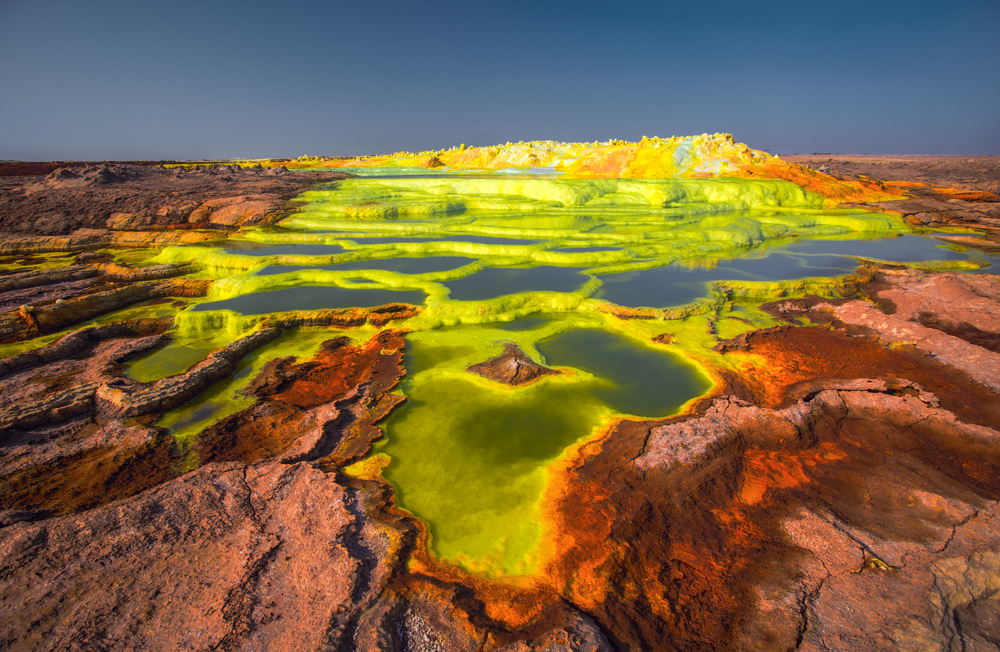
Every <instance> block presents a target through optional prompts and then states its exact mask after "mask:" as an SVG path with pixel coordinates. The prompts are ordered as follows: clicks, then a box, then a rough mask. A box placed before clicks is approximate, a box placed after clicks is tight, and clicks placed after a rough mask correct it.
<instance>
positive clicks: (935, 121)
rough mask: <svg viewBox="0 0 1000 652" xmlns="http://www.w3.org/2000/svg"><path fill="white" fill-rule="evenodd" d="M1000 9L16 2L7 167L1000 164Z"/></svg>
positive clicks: (3, 32) (973, 4) (4, 130)
mask: <svg viewBox="0 0 1000 652" xmlns="http://www.w3.org/2000/svg"><path fill="white" fill-rule="evenodd" d="M998 34H1000V2H997V0H985V1H977V0H967V1H963V0H954V1H952V2H877V1H871V2H828V3H812V2H756V3H754V2H745V1H742V2H703V1H700V0H699V1H698V2H691V3H673V2H664V1H661V2H634V3H612V2H588V1H585V0H578V1H575V2H541V1H537V0H536V1H535V2H520V1H513V2H500V3H468V2H466V3H459V2H417V1H412V2H403V1H393V0H384V1H382V2H378V3H363V2H337V1H330V0H326V1H314V0H298V1H296V2H292V3H278V2H257V1H256V0H245V1H243V2H216V1H213V0H201V1H188V0H174V1H172V2H147V1H142V0H133V1H130V2H126V1H117V0H92V1H90V2H80V1H79V0H73V1H70V0H0V62H2V63H0V159H22V160H49V159H95V160H102V159H169V158H228V157H265V156H273V157H282V156H301V155H303V154H309V155H354V154H376V153H386V152H393V151H397V150H413V151H418V150H425V149H438V148H442V147H449V146H451V145H457V144H459V143H466V144H468V145H491V144H496V143H500V142H506V141H508V140H511V141H518V140H534V139H554V140H566V141H584V140H586V141H592V140H606V139H608V138H623V139H627V140H635V139H638V138H641V137H642V136H643V135H647V136H672V135H691V134H696V133H703V132H709V133H714V132H720V131H721V132H728V133H732V134H733V135H734V136H735V137H736V139H737V140H739V141H741V142H745V143H747V144H748V145H750V146H751V147H754V148H757V149H766V150H769V151H772V152H775V153H779V154H794V153H802V154H809V153H813V152H833V153H859V154H1000V38H998V36H997V35H998Z"/></svg>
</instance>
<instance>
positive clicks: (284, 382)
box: [0, 168, 1000, 652]
mask: <svg viewBox="0 0 1000 652" xmlns="http://www.w3.org/2000/svg"><path fill="white" fill-rule="evenodd" d="M109 170H111V171H112V172H113V168H109ZM74 174H76V173H75V172H74ZM88 174H89V175H92V176H94V177H95V178H96V176H97V175H99V174H100V172H99V171H94V170H90V171H84V172H81V173H79V176H78V177H75V178H68V179H61V178H57V179H56V180H55V181H53V182H52V183H53V184H54V183H64V182H65V183H68V184H73V183H78V181H76V180H74V179H80V178H85V177H86V175H88ZM115 174H117V173H115ZM157 174H161V173H160V172H157ZM170 174H173V173H170ZM197 174H204V175H208V174H209V173H208V172H205V173H201V172H199V173H197ZM227 174H229V175H231V176H238V175H241V174H244V172H243V171H232V170H231V171H230V172H228V173H227ZM246 174H247V175H248V176H252V177H253V178H254V179H256V178H258V177H261V176H262V175H264V174H267V173H265V172H262V171H248V172H246ZM57 176H58V175H57ZM279 176H280V175H279ZM181 180H182V181H183V179H181ZM31 183H35V184H42V186H43V187H44V184H46V183H49V182H48V181H45V180H43V179H41V178H36V179H35V180H34V181H30V180H29V182H20V186H24V185H30V184H31ZM84 183H89V181H88V182H84ZM112 183H115V182H112ZM170 183H173V182H172V181H171V182H170ZM20 186H19V188H20V189H19V190H17V192H27V190H25V189H24V188H23V187H20ZM224 186H225V192H224V193H221V194H225V195H226V196H229V194H228V193H229V192H230V190H231V188H230V187H229V186H228V185H226V184H224ZM81 187H91V186H81ZM117 187H118V189H119V190H122V186H121V185H119V186H117ZM299 187H301V184H300V186H299ZM38 192H44V190H39V191H38ZM82 192H87V191H82ZM169 192H173V191H169ZM205 192H206V193H209V191H208V190H206V191H205ZM215 192H216V194H220V193H219V191H218V190H216V191H215ZM281 192H285V191H281ZM167 196H168V195H166V194H164V195H161V201H167V200H166V199H165V198H166V197H167ZM281 196H282V195H281V194H280V193H278V192H277V191H276V192H275V193H274V197H276V198H280V197H281ZM18 197H20V195H18ZM215 199H216V198H215V197H214V196H210V194H206V195H203V196H201V195H200V196H199V199H198V200H197V201H199V202H200V203H199V204H198V206H199V207H204V206H206V204H207V203H209V202H213V201H215ZM17 201H21V200H19V199H18V200H17ZM49 201H50V200H45V201H44V202H42V203H40V205H43V206H49V205H50V204H49V203H46V202H49ZM136 201H139V200H136ZM170 201H174V200H173V199H171V200H170ZM241 201H243V200H241ZM247 201H257V200H247ZM275 201H278V200H277V199H276V200H275ZM15 203H16V202H15ZM191 203H192V204H193V203H196V202H195V200H192V201H191ZM168 205H169V206H173V205H174V204H172V203H169V202H168V203H165V204H162V205H160V207H156V206H152V207H146V208H143V209H141V210H135V211H132V213H133V214H134V215H135V217H128V218H124V217H122V216H121V215H120V214H119V213H122V212H123V211H116V212H115V213H114V214H112V213H108V214H105V212H106V209H104V208H102V209H101V210H100V211H97V210H94V211H91V212H88V211H89V210H90V209H87V208H83V209H80V210H81V211H83V212H82V213H74V214H72V215H68V214H67V213H65V212H62V213H60V214H61V215H62V217H59V218H52V216H53V215H55V213H52V214H47V215H49V217H47V218H42V217H39V218H37V219H36V220H35V222H33V223H32V226H31V227H30V228H28V229H21V228H20V227H17V228H12V227H10V226H7V223H6V222H4V225H5V226H4V228H5V229H7V230H8V232H10V231H14V232H15V233H14V235H11V236H9V237H8V238H7V240H6V242H3V243H0V254H4V255H7V256H8V258H4V259H2V261H0V262H3V263H4V264H10V265H13V264H15V263H17V264H22V263H23V261H29V263H30V261H31V260H33V258H32V257H33V256H36V255H37V254H36V253H32V252H37V251H40V250H44V247H54V248H55V249H49V250H59V247H64V249H63V250H61V251H63V255H64V256H65V257H66V265H65V266H62V267H59V268H57V269H48V270H46V269H41V270H36V271H32V272H18V273H9V274H4V275H0V306H3V308H2V309H0V329H2V330H0V332H2V336H0V339H3V340H5V341H8V342H11V341H20V340H25V339H28V338H30V337H34V336H36V335H39V334H44V333H55V332H58V331H60V330H62V329H66V328H69V327H72V326H73V324H74V323H79V322H81V321H84V320H85V319H89V318H90V317H89V316H87V315H90V316H92V315H97V314H104V313H106V312H109V311H111V310H116V309H119V308H121V307H123V306H127V305H133V304H135V303H137V302H140V301H150V300H153V301H164V302H169V301H174V300H178V299H180V298H183V297H185V296H197V295H198V293H199V292H202V293H203V292H204V288H203V287H202V286H201V285H198V282H195V281H190V280H186V279H185V278H184V274H185V270H184V269H179V268H176V267H172V266H164V268H163V269H153V268H148V267H145V268H129V267H127V266H124V265H117V266H113V265H111V263H110V262H109V261H108V260H105V259H103V258H101V256H100V255H99V254H94V253H90V252H89V251H88V250H87V248H88V247H89V249H98V248H103V247H107V246H110V245H109V244H108V243H109V242H111V241H112V240H113V239H114V238H117V237H120V234H122V233H132V234H138V235H139V236H141V237H143V238H147V241H150V240H155V238H158V237H169V238H174V237H177V236H175V235H172V234H175V233H190V234H192V236H193V235H194V234H195V233H201V232H202V231H199V230H198V229H195V228H192V227H189V226H185V225H191V224H203V223H202V222H197V221H196V222H191V215H193V214H194V211H196V210H199V209H198V208H193V209H192V211H191V213H189V214H188V215H187V217H186V218H184V221H173V222H171V221H170V220H174V218H173V217H164V220H165V221H164V222H162V223H161V222H159V221H157V220H159V218H160V209H161V208H162V207H163V206H168ZM226 205H232V204H226ZM220 206H222V204H220ZM273 206H278V208H275V209H274V210H278V211H280V202H279V203H277V204H273ZM208 208H209V209H212V207H211V206H209V207H208ZM46 210H48V209H46ZM52 210H56V209H52ZM213 210H214V209H213ZM124 212H127V211H124ZM213 214H214V213H213V212H212V211H211V210H210V211H209V218H208V222H207V223H208V224H213V223H214V222H212V219H213V218H212V215H213ZM271 214H272V213H271V212H267V213H265V214H263V215H261V216H260V218H259V219H260V220H266V219H269V218H268V215H271ZM164 215H166V216H169V215H171V213H170V211H169V210H166V211H164ZM49 218H52V219H49ZM4 219H7V218H6V216H5V217H4ZM102 219H103V220H104V226H103V227H101V228H102V230H101V231H100V232H99V233H87V232H84V233H83V234H82V235H81V234H80V232H79V231H74V232H73V233H72V234H70V233H69V232H68V231H66V229H68V228H69V227H68V226H66V227H59V228H55V227H53V228H54V230H50V231H47V230H46V229H48V228H49V227H47V226H45V225H47V224H56V225H58V224H71V225H72V226H73V228H79V227H81V226H82V227H94V226H97V225H98V222H95V221H94V220H98V221H99V220H102ZM178 219H179V218H178ZM220 219H221V218H220ZM39 220H41V221H42V226H38V225H37V224H38V221H39ZM46 220H47V221H46ZM109 220H111V221H112V223H111V224H110V225H109V223H108V221H109ZM147 222H148V224H147ZM237 222H238V221H237ZM218 223H219V224H222V222H218ZM112 226H113V227H115V228H110V227H112ZM133 226H134V227H137V228H138V227H142V228H143V229H145V230H137V231H128V230H127V228H126V227H128V228H132V227H133ZM150 227H155V228H150ZM116 229H117V230H116ZM46 233H57V234H61V235H55V236H45V235H44V234H46ZM28 234H32V235H30V236H29V235H28ZM116 234H117V235H116ZM164 234H167V235H166V236H164ZM60 237H61V238H63V240H59V239H58V238H60ZM199 237H200V236H199ZM73 238H92V239H94V240H93V241H94V242H98V243H99V244H96V245H94V246H90V245H87V246H86V247H82V248H77V249H72V247H74V246H77V245H78V244H79V242H78V241H76V240H72V239H73ZM74 242H75V243H77V244H74ZM2 247H6V249H2ZM66 248H68V249H69V250H66ZM997 278H998V277H997V276H995V275H991V274H980V275H964V274H954V273H939V272H937V273H936V272H922V271H915V270H909V269H905V268H897V267H890V266H882V267H865V268H863V269H862V270H861V272H859V274H858V275H857V277H856V281H855V282H854V285H853V290H852V292H851V293H850V296H849V297H848V298H846V299H842V300H837V301H831V300H827V299H822V298H819V297H808V298H804V299H783V300H779V301H775V302H773V303H771V304H769V305H768V306H766V308H767V310H768V311H770V312H771V314H773V315H775V316H776V317H778V318H779V319H781V320H784V321H787V323H788V325H787V326H779V327H777V328H772V329H767V330H759V331H755V332H751V333H748V334H745V335H742V336H740V337H738V338H735V339H733V340H726V341H722V342H720V344H719V347H718V350H719V351H720V352H721V353H722V354H723V355H724V356H725V357H726V359H727V360H729V361H730V362H731V364H730V365H728V366H727V369H729V371H726V372H720V373H724V377H725V380H726V383H725V384H724V386H722V387H720V388H719V390H718V391H717V392H716V393H715V394H714V395H712V396H709V397H706V398H705V399H703V400H702V401H701V402H700V403H699V405H697V406H695V408H694V409H692V410H691V411H690V412H689V413H687V414H685V415H682V416H680V417H675V418H670V419H661V420H651V421H621V422H618V423H615V424H611V426H609V428H608V429H607V431H606V432H604V433H602V435H601V436H600V438H599V439H597V440H596V441H594V442H591V443H589V444H588V445H586V446H584V447H582V448H581V449H580V450H579V451H578V453H577V455H576V457H575V458H574V459H572V460H570V461H569V462H567V463H566V464H565V465H564V466H562V467H560V468H558V469H555V471H554V472H555V473H556V475H557V476H558V478H559V481H558V482H555V483H554V489H553V490H552V492H551V493H550V495H549V496H548V497H547V499H546V504H545V506H544V509H545V511H546V514H547V515H548V517H549V521H550V522H551V523H552V526H551V532H550V533H549V539H550V541H552V542H553V545H554V551H553V553H552V554H551V555H549V557H548V558H547V560H546V561H545V564H544V569H543V573H542V576H541V578H540V579H539V580H538V581H537V582H535V583H533V584H530V585H523V586H521V585H511V584H503V583H497V582H488V581H485V580H482V579H477V578H474V577H470V576H468V575H465V574H464V573H462V572H460V571H458V570H457V569H455V568H452V567H447V566H444V565H440V564H437V563H436V562H435V561H434V560H433V559H428V557H427V554H426V536H427V532H426V528H425V526H424V525H423V524H422V523H421V522H419V521H417V520H416V519H414V518H412V517H411V516H410V515H408V514H407V513H405V512H403V511H402V510H400V509H398V508H397V507H396V506H395V502H394V496H393V492H392V489H391V487H388V486H387V485H385V484H383V483H381V482H379V481H376V480H366V479H359V478H360V477H363V475H362V476H359V475H358V474H354V477H352V476H349V475H347V474H345V473H344V472H343V469H344V467H346V466H348V465H350V464H352V463H356V462H358V461H359V460H363V459H364V458H365V457H366V455H367V453H368V452H369V450H370V446H371V443H372V442H373V441H374V440H375V439H377V438H378V437H380V436H381V432H380V430H379V429H378V427H377V426H376V424H377V422H378V421H379V420H380V419H381V418H383V417H384V416H385V415H387V414H388V413H389V412H390V411H391V410H392V409H393V408H394V407H395V406H396V405H398V404H399V402H400V401H401V400H402V399H401V397H400V396H398V395H397V394H394V393H392V390H393V388H395V387H396V386H397V384H398V382H399V381H400V379H401V378H402V377H403V375H404V373H405V369H404V365H405V359H404V344H405V342H404V339H403V337H402V335H403V333H402V332H400V331H398V330H395V329H394V328H393V322H394V321H396V320H399V319H404V318H406V317H407V316H411V315H412V314H413V313H414V311H415V310H417V309H415V308H413V307H410V306H404V305H396V306H386V307H383V308H379V309H371V310H367V309H366V310H342V311H333V310H331V311H318V312H313V313H309V314H296V313H290V314H286V315H284V316H282V317H281V318H280V319H273V320H271V321H270V322H269V323H268V324H267V327H266V328H264V329H262V330H260V331H258V332H256V333H254V334H253V335H250V336H248V337H246V338H243V339H241V340H238V341H237V342H235V343H233V344H231V345H229V346H228V347H225V348H223V349H219V350H217V351H215V352H213V353H212V354H211V355H210V356H209V357H208V358H207V359H206V360H204V361H203V362H201V363H198V364H196V365H195V366H193V367H192V368H190V369H189V370H188V371H187V372H185V373H184V374H180V375H177V376H172V377H169V378H166V379H163V380H161V381H156V382H153V383H140V382H137V381H135V380H132V379H129V378H127V377H126V376H125V374H124V371H123V362H125V361H127V360H128V359H129V358H130V357H132V356H136V355H139V354H141V353H143V352H145V351H149V350H150V349H151V348H152V347H156V346H161V345H162V344H163V343H164V341H165V338H166V337H167V335H166V333H167V331H168V329H169V328H170V325H171V319H170V318H166V319H143V320H132V321H125V322H117V323H114V324H109V325H105V326H94V327H89V328H85V329H79V330H76V331H74V332H72V333H70V334H69V335H66V336H64V337H62V338H60V339H58V340H56V341H54V342H52V343H50V344H48V345H46V346H43V347H41V348H37V349H33V350H31V351H28V352H24V353H20V354H18V355H14V356H11V357H7V358H5V359H3V360H0V430H2V433H3V435H2V439H0V604H2V606H3V608H2V609H0V647H2V648H4V649H11V650H29V649H30V650H38V649H42V650H62V649H81V650H94V649H98V650H99V649H109V650H110V649H156V650H159V649H162V650H177V649H191V650H195V649H198V650H202V649H270V650H284V649H288V650H309V649H330V650H398V651H404V650H406V651H424V650H518V651H525V650H546V651H556V650H575V651H588V652H589V651H594V650H620V651H626V650H627V651H633V650H671V649H673V650H706V649H718V650H751V649H752V650H761V649H763V650H787V649H799V650H874V649H914V650H916V649H919V650H994V649H1000V635H998V634H997V632H1000V616H998V614H1000V520H998V517H1000V507H998V501H1000V380H998V379H1000V286H998V283H997ZM29 303H30V304H31V305H32V308H31V309H30V310H28V309H24V306H25V305H26V304H29ZM81 315H84V316H81ZM366 322H367V323H371V324H375V325H378V326H380V327H385V328H384V330H382V331H381V333H380V334H379V335H378V336H377V337H376V338H374V339H373V340H371V341H370V342H368V343H367V344H364V345H354V344H351V343H350V341H349V340H347V339H346V338H342V337H338V332H337V331H338V329H339V328H346V327H351V326H357V325H359V324H363V323H366ZM793 324H794V325H793ZM804 324H805V325H804ZM316 326H322V327H326V328H329V329H330V339H329V341H327V342H326V344H325V345H324V346H323V347H322V348H321V350H320V351H319V352H318V353H317V354H316V356H315V357H314V358H313V359H311V360H306V361H295V360H293V359H278V360H274V361H272V362H271V363H269V364H268V365H267V366H265V367H264V369H263V370H262V371H261V373H260V374H259V375H258V376H257V377H256V378H255V379H254V381H253V382H252V383H251V384H250V386H249V387H248V388H247V390H246V392H247V395H248V396H249V397H250V398H252V399H253V401H252V405H250V406H249V407H247V408H246V409H244V410H242V411H240V412H237V413H236V414H233V415H232V416H230V417H228V418H226V419H224V420H222V421H220V422H219V423H217V424H215V425H213V426H212V427H210V428H208V429H207V430H206V431H205V432H204V433H202V436H201V437H200V439H199V443H198V444H197V446H198V450H197V451H196V453H197V456H198V459H199V460H200V461H201V463H202V464H201V466H200V467H199V468H197V470H195V471H191V472H187V473H183V472H181V471H180V470H179V469H180V468H181V467H180V466H179V462H180V460H179V459H178V457H177V452H176V450H175V448H174V446H173V443H172V438H171V437H170V436H169V435H167V434H165V433H164V432H163V431H161V430H160V429H158V428H156V427H155V426H154V425H153V424H154V423H155V422H156V420H157V418H158V417H159V415H160V414H162V413H163V412H164V411H165V410H168V409H170V408H171V407H174V406H176V405H180V404H183V403H184V402H185V401H187V400H190V398H191V397H193V396H195V395H196V394H197V393H198V392H200V391H201V390H202V389H204V388H205V387H207V386H208V384H209V383H211V382H212V381H213V380H215V379H218V378H221V377H224V376H225V375H227V374H230V373H232V369H233V367H234V365H235V362H236V361H238V360H239V359H240V358H241V357H243V356H244V355H246V354H247V352H249V351H252V350H254V349H255V348H257V347H260V346H262V345H263V344H265V343H267V342H269V341H272V340H273V338H275V337H277V336H278V335H279V334H280V333H281V332H284V331H287V330H289V329H294V328H302V327H316ZM663 345H664V346H670V344H669V343H667V342H663ZM761 359H763V360H766V361H767V364H766V365H763V366H761V365H760V364H758V362H757V361H759V360H761ZM549 371H550V370H547V369H546V368H544V367H540V366H539V365H537V364H535V363H533V362H532V361H531V360H530V359H527V357H526V356H524V354H523V353H522V352H521V351H519V350H517V349H516V348H511V349H508V350H507V351H505V353H504V354H503V355H502V356H501V357H500V358H497V359H495V360H493V361H487V362H484V363H483V364H481V365H476V366H475V367H474V368H470V372H472V373H478V374H480V375H484V376H486V377H488V378H491V379H493V380H495V381H497V382H505V383H509V384H515V383H521V382H531V381H533V380H535V379H536V378H538V377H539V376H541V375H544V374H546V373H549Z"/></svg>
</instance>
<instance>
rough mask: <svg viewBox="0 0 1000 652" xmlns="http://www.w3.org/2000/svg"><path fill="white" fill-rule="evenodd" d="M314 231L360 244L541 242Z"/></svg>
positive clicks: (473, 237) (468, 236)
mask: <svg viewBox="0 0 1000 652" xmlns="http://www.w3.org/2000/svg"><path fill="white" fill-rule="evenodd" d="M312 233H329V234H336V235H337V236H338V237H340V238H342V239H344V240H353V241H354V242H357V243H358V244H359V245H363V244H400V243H406V242H471V243H474V244H487V245H492V244H515V245H530V244H535V243H536V242H539V241H538V240H521V239H519V238H492V237H489V236H485V235H484V236H478V235H452V234H448V233H442V234H441V235H440V236H437V237H433V238H428V237H423V236H420V237H406V236H392V237H374V238H367V237H364V236H360V235H348V234H341V233H340V232H339V231H312Z"/></svg>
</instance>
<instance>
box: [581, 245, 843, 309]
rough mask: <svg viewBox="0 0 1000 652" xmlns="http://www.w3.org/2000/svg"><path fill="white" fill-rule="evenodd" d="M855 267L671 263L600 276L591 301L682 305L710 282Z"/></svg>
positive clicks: (839, 261)
mask: <svg viewBox="0 0 1000 652" xmlns="http://www.w3.org/2000/svg"><path fill="white" fill-rule="evenodd" d="M857 267H858V264H857V263H856V262H855V261H853V260H851V259H850V258H844V257H841V256H801V257H798V256H789V255H785V254H777V253H775V254H771V255H770V256H767V257H764V258H735V259H733V260H721V261H719V264H718V266H717V267H714V268H700V267H695V268H692V267H688V266H685V265H680V264H674V265H667V266H665V267H657V268H654V269H645V270H641V271H634V272H620V273H618V274H604V275H602V276H600V279H601V281H603V282H604V286H603V287H602V288H601V289H600V290H598V291H597V294H595V295H594V298H597V299H604V300H605V301H610V302H612V303H617V304H618V305H620V306H632V307H652V308H665V307H670V306H683V305H686V304H689V303H691V302H693V301H697V300H698V299H700V298H702V297H704V296H706V295H707V294H708V288H707V287H706V286H705V284H706V283H709V282H711V281H787V280H793V279H800V278H809V277H812V276H841V275H843V274H850V273H851V272H853V271H854V270H856V269H857Z"/></svg>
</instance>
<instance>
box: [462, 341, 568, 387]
mask: <svg viewBox="0 0 1000 652" xmlns="http://www.w3.org/2000/svg"><path fill="white" fill-rule="evenodd" d="M466 371H468V372H469V373H473V374H476V375H477V376H482V377H483V378H489V379H490V380H495V381H497V382H498V383H503V384H504V385H510V386H512V387H516V386H518V385H527V384H528V383H533V382H535V381H536V380H538V379H539V378H541V377H542V376H554V375H558V374H559V373H560V372H558V371H556V370H555V369H549V368H548V367H546V366H544V365H540V364H538V363H537V362H535V361H534V360H532V359H531V358H529V357H528V356H526V355H525V354H524V351H522V350H521V349H520V347H518V346H517V344H507V345H505V346H504V349H503V353H501V354H500V355H499V356H497V357H495V358H493V359H492V360H487V361H486V362H480V363H479V364H474V365H472V366H471V367H469V368H468V369H467V370H466Z"/></svg>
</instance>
